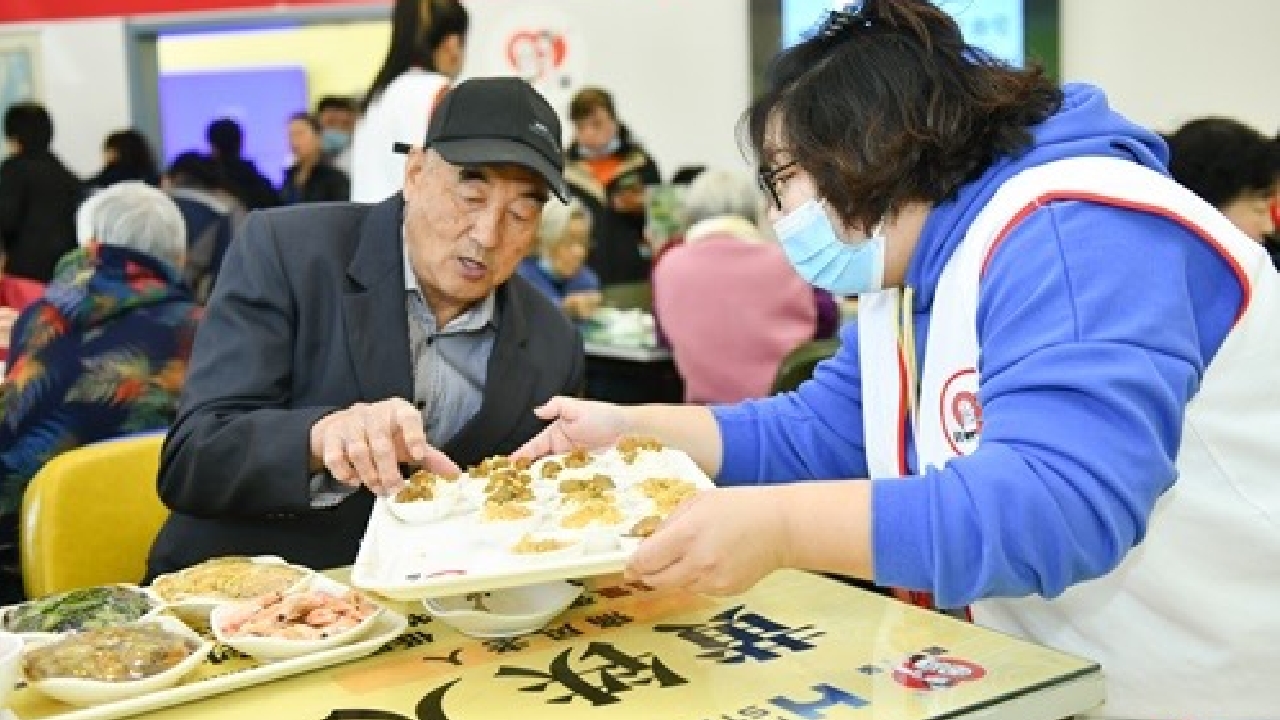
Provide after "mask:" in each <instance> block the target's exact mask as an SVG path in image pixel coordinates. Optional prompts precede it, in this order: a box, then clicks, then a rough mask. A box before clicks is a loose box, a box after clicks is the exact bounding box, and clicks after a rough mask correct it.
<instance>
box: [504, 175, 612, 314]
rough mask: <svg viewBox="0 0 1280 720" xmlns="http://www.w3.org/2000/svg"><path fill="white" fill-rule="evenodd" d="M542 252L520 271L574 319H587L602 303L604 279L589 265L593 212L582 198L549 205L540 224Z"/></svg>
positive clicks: (543, 212) (539, 233)
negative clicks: (601, 294) (583, 202)
mask: <svg viewBox="0 0 1280 720" xmlns="http://www.w3.org/2000/svg"><path fill="white" fill-rule="evenodd" d="M537 241H538V253H537V254H536V255H532V256H530V257H527V258H525V259H524V260H523V261H521V263H520V267H519V268H517V269H516V270H517V272H519V273H520V276H521V277H523V278H524V279H525V280H528V281H529V284H530V285H532V286H534V287H536V288H538V289H539V290H541V291H542V293H543V294H544V295H546V296H547V297H549V298H551V299H552V300H553V301H555V302H556V303H557V304H558V305H559V306H560V308H561V309H562V310H564V313H565V314H566V315H568V316H569V317H570V318H571V319H573V320H585V319H587V318H589V317H591V314H592V313H594V312H595V311H596V309H598V308H599V307H600V279H599V278H597V277H596V274H595V273H594V272H592V271H591V268H589V267H587V263H586V261H587V247H588V246H589V245H590V244H591V216H590V215H588V214H587V211H586V209H585V208H583V207H582V202H581V201H580V200H578V199H576V198H575V199H574V200H572V201H571V202H570V203H569V204H568V205H548V206H547V207H545V208H543V210H542V222H540V223H539V224H538V237H537Z"/></svg>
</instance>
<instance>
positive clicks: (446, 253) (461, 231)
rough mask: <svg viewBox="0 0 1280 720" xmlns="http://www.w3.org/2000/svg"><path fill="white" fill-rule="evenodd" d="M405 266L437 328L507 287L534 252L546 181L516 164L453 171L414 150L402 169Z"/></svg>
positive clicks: (454, 168)
mask: <svg viewBox="0 0 1280 720" xmlns="http://www.w3.org/2000/svg"><path fill="white" fill-rule="evenodd" d="M404 198H405V209H404V233H405V243H406V245H407V247H408V253H409V260H410V263H411V264H412V266H413V271H414V274H415V275H416V276H417V278H418V283H419V285H421V286H422V292H423V295H424V296H425V297H426V300H427V304H428V306H430V307H431V309H432V311H433V312H435V313H436V314H437V316H438V317H437V320H439V321H440V323H441V325H443V324H444V323H445V322H447V321H448V319H449V318H441V317H439V316H440V315H441V314H442V313H444V314H446V315H449V316H450V317H452V315H456V313H458V312H461V311H462V310H463V309H465V308H466V307H467V306H469V305H471V304H473V303H475V302H477V301H479V300H481V299H483V298H484V297H485V296H487V295H488V294H489V293H490V292H492V291H493V290H494V288H496V287H498V286H499V285H501V284H502V283H504V282H506V281H507V279H508V278H510V277H511V275H512V274H513V273H514V272H515V269H516V266H517V265H518V264H519V263H520V261H521V260H522V259H523V258H524V257H525V256H526V255H528V254H529V250H530V248H531V247H532V246H533V242H534V234H535V231H536V230H537V228H538V221H539V220H540V219H541V217H542V206H543V204H544V203H545V202H546V200H547V186H546V183H545V182H544V181H543V180H542V178H540V177H539V176H538V175H537V174H536V173H534V172H533V171H531V170H528V169H526V168H523V167H520V166H516V165H481V166H458V165H452V164H450V163H448V162H447V161H445V159H444V158H443V157H441V156H440V155H439V153H437V152H436V151H434V150H427V151H422V150H414V151H413V152H412V153H411V154H410V156H409V161H408V163H407V165H406V169H405V184H404Z"/></svg>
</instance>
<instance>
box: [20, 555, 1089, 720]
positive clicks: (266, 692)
mask: <svg viewBox="0 0 1280 720" xmlns="http://www.w3.org/2000/svg"><path fill="white" fill-rule="evenodd" d="M399 607H401V608H402V609H404V610H405V611H406V612H408V613H410V620H411V625H410V627H409V629H408V631H407V632H406V633H405V634H403V635H401V636H400V637H399V638H398V639H396V640H395V641H393V642H392V643H389V644H388V645H387V646H385V647H383V648H382V650H380V651H379V652H378V653H377V654H375V655H373V656H371V657H368V658H365V659H363V660H358V661H355V662H353V663H349V664H347V665H342V666H337V667H331V668H326V669H323V670H319V671H316V672H313V673H310V674H308V675H303V676H298V677H294V678H290V679H285V680H280V681H277V682H274V683H270V684H266V685H261V686H258V687H255V688H250V689H246V690H241V691H238V692H234V693H230V694H227V695H223V696H219V697H214V698H209V699H206V700H202V701H199V702H195V703H191V704H188V705H185V706H182V707H176V708H172V709H169V710H164V711H160V712H156V713H152V714H151V715H149V716H148V717H149V718H153V719H154V720H231V719H233V718H237V719H238V718H278V719H281V720H284V719H286V718H289V719H292V718H299V719H302V720H309V719H314V720H322V719H323V718H332V719H333V720H342V719H344V718H345V719H346V720H359V719H360V718H370V719H371V720H473V719H474V718H511V717H519V718H522V720H523V719H525V718H528V719H530V720H539V719H541V718H548V719H549V718H556V719H557V720H559V719H562V718H588V719H597V718H598V719H599V720H612V719H614V718H644V719H646V720H651V719H653V718H663V719H666V718H672V719H675V720H713V719H714V720H723V719H725V718H728V719H729V720H747V719H752V720H842V719H849V720H856V719H862V720H868V719H871V718H874V719H875V720H925V719H927V718H938V719H940V718H966V719H970V720H972V719H975V718H982V719H983V720H1057V719H1059V718H1063V717H1067V716H1069V715H1072V714H1075V713H1079V712H1083V711H1085V710H1087V709H1089V708H1091V707H1094V706H1096V705H1097V704H1098V703H1099V702H1100V701H1101V699H1102V678H1101V674H1100V672H1099V668H1098V666H1097V665H1096V664H1094V663H1092V662H1089V661H1086V660H1081V659H1078V658H1075V657H1071V656H1068V655H1064V654H1061V653H1058V652H1055V651H1052V650H1047V649H1044V648H1041V647H1038V646H1035V645H1032V644H1029V643H1026V642H1022V641H1019V640H1016V639H1014V638H1011V637H1008V636H1005V635H1001V634H998V633H994V632H990V631H987V630H983V629H981V628H978V627H975V626H973V625H969V624H966V623H963V622H960V621H957V620H953V619H951V618H948V617H945V616H943V615H939V614H936V613H930V612H926V611H923V610H919V609H916V608H913V607H909V606H907V605H904V604H902V603H898V602H896V601H893V600H890V599H888V598H884V597H881V596H878V595H875V594H872V593H868V592H865V591H863V590H859V589H857V588H853V587H851V586H848V585H844V584H842V583H839V582H836V581H834V580H830V579H827V578H824V577H821V576H817V575H810V574H807V573H800V572H795V571H782V572H777V573H774V574H773V575H772V576H770V577H769V578H768V579H767V580H765V581H764V582H762V583H761V584H759V585H757V586H756V588H754V589H753V590H751V591H750V592H748V593H746V594H745V595H742V596H740V597H736V598H729V599H712V598H706V597H702V596H696V595H689V594H684V593H664V592H657V591H652V590H647V589H643V588H640V587H636V586H634V585H627V584H623V583H622V581H621V580H619V579H617V578H608V579H603V580H599V581H597V582H596V583H595V587H594V588H593V589H592V590H591V591H590V592H588V593H587V594H585V595H583V596H582V597H581V598H579V602H578V603H577V604H576V605H575V606H574V607H573V608H572V609H571V610H570V611H569V612H568V613H567V614H565V615H563V616H561V617H560V618H558V619H556V620H555V621H554V622H553V623H552V624H551V625H550V626H548V627H547V628H545V629H544V630H542V631H541V632H539V633H536V634H533V635H529V636H525V637H520V638H501V639H492V640H478V639H473V638H468V637H465V636H462V635H459V634H457V633H456V632H454V631H453V630H451V629H450V628H449V627H448V626H446V625H444V624H443V623H442V622H440V621H439V620H435V619H433V618H431V617H429V616H428V615H426V614H423V613H422V611H421V608H420V607H419V606H414V605H404V606H399ZM42 708H43V711H40V710H41V709H42ZM56 709H57V706H55V705H53V704H51V703H45V704H43V705H40V704H38V703H37V704H31V703H28V704H26V705H23V706H19V707H17V710H18V712H19V715H20V717H21V718H22V720H35V718H43V717H56V712H52V711H54V710H56Z"/></svg>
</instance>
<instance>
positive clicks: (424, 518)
mask: <svg viewBox="0 0 1280 720" xmlns="http://www.w3.org/2000/svg"><path fill="white" fill-rule="evenodd" d="M433 493H434V495H433V497H432V499H430V500H413V501H411V502H399V501H397V500H395V499H394V498H387V500H386V503H387V508H388V509H389V510H391V513H392V514H393V515H395V516H396V517H398V518H400V519H401V520H403V521H404V522H407V523H428V522H435V521H436V520H441V519H443V518H446V517H448V516H449V515H450V513H452V512H453V511H454V508H456V507H457V506H458V503H459V502H460V500H461V498H460V497H459V495H460V491H459V488H458V483H457V482H439V483H437V484H436V485H435V488H434V489H433Z"/></svg>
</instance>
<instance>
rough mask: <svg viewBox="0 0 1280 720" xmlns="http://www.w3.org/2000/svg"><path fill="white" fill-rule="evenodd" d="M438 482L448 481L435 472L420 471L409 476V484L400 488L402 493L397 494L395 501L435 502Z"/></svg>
mask: <svg viewBox="0 0 1280 720" xmlns="http://www.w3.org/2000/svg"><path fill="white" fill-rule="evenodd" d="M437 482H447V481H446V480H445V479H444V478H443V477H441V476H439V475H437V474H435V473H433V472H427V471H426V470H419V471H418V472H416V473H414V474H412V475H410V476H409V480H408V484H406V485H405V486H404V487H403V488H400V492H398V493H396V497H395V500H396V502H402V503H407V502H420V501H424V500H434V499H435V497H436V483H437Z"/></svg>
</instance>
